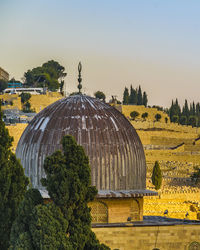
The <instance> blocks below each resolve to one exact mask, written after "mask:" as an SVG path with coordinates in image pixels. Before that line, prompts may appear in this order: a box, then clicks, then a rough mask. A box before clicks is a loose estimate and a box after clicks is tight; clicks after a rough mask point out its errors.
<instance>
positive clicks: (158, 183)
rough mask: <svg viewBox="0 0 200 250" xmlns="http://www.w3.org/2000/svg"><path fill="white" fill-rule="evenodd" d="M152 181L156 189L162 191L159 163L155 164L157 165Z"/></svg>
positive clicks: (154, 168)
mask: <svg viewBox="0 0 200 250" xmlns="http://www.w3.org/2000/svg"><path fill="white" fill-rule="evenodd" d="M151 180H152V183H153V185H154V186H155V189H156V190H158V189H160V187H161V184H162V173H161V169H160V166H159V163H158V161H156V162H155V165H154V167H153V173H152V177H151Z"/></svg>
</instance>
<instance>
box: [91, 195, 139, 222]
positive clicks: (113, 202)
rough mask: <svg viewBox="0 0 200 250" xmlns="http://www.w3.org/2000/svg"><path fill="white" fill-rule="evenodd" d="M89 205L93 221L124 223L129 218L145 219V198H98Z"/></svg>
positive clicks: (130, 219) (132, 219)
mask: <svg viewBox="0 0 200 250" xmlns="http://www.w3.org/2000/svg"><path fill="white" fill-rule="evenodd" d="M98 203H100V204H98ZM101 203H102V204H101ZM88 205H89V206H90V207H91V215H92V218H93V223H122V222H127V221H128V220H129V221H139V220H140V221H141V220H143V198H137V199H136V198H109V199H97V200H95V201H94V202H90V203H89V204H88ZM106 218H107V219H106Z"/></svg>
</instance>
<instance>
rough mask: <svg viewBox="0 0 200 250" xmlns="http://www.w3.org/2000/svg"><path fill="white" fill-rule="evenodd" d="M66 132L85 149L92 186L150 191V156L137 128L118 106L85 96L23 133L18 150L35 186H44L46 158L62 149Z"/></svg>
mask: <svg viewBox="0 0 200 250" xmlns="http://www.w3.org/2000/svg"><path fill="white" fill-rule="evenodd" d="M41 98H42V97H41ZM66 134H70V135H73V136H74V137H75V139H76V140H77V142H78V143H79V144H81V145H82V146H83V147H84V149H85V152H86V154H87V155H88V156H89V160H90V165H91V176H92V185H95V186H96V187H97V188H98V190H133V189H145V187H146V183H145V182H146V162H145V155H144V150H143V147H142V144H141V141H140V139H139V137H138V135H137V133H136V131H135V129H134V128H133V126H132V125H131V124H130V123H129V121H128V120H127V119H126V118H125V117H124V116H123V115H122V114H121V113H120V112H119V111H118V110H116V109H115V108H114V107H111V106H110V105H107V104H105V103H103V102H101V101H100V100H99V99H95V98H92V97H89V96H84V95H76V96H71V97H68V98H64V99H61V100H59V101H57V102H55V103H53V104H51V105H50V106H48V107H47V108H45V109H44V110H42V111H41V112H40V113H39V114H37V115H36V116H35V117H34V119H33V120H32V121H31V122H30V124H29V125H28V126H27V128H26V129H25V131H24V133H23V134H22V137H21V139H20V141H19V143H18V146H17V151H16V154H17V157H18V158H20V159H21V163H22V165H23V166H24V168H25V174H26V175H27V176H29V177H30V179H31V182H32V184H33V186H34V187H37V188H40V189H41V188H42V187H41V184H40V179H41V178H42V177H44V176H45V173H44V169H43V167H42V165H43V162H44V159H45V157H46V156H48V155H51V154H52V153H53V152H54V151H55V150H57V149H61V144H60V141H61V138H62V137H63V136H64V135H66Z"/></svg>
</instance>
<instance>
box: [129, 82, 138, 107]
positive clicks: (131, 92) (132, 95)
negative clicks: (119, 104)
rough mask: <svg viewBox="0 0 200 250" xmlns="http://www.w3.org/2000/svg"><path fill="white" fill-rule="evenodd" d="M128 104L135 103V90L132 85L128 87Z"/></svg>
mask: <svg viewBox="0 0 200 250" xmlns="http://www.w3.org/2000/svg"><path fill="white" fill-rule="evenodd" d="M129 104H132V105H137V91H136V90H135V89H134V88H133V87H132V85H131V88H130V96H129Z"/></svg>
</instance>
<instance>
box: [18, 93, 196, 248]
mask: <svg viewBox="0 0 200 250" xmlns="http://www.w3.org/2000/svg"><path fill="white" fill-rule="evenodd" d="M66 134H70V135H72V136H74V137H75V139H76V140H77V142H78V143H79V144H81V145H82V146H83V147H84V149H85V152H86V154H87V155H88V157H89V160H90V165H91V179H92V185H95V186H96V187H97V189H98V195H97V197H96V199H95V201H93V202H91V203H90V204H89V206H90V207H91V213H92V223H93V230H94V232H95V233H96V234H97V237H98V238H99V239H100V241H102V242H104V243H106V244H107V245H109V246H110V247H111V248H112V249H120V250H122V249H142V250H143V249H166V250H168V249H193V248H191V247H193V246H195V247H196V246H197V247H198V240H199V237H200V223H198V222H196V221H193V222H190V221H189V222H188V221H183V220H170V219H168V218H162V217H161V218H158V217H149V218H144V220H143V197H144V196H154V195H157V193H156V192H153V191H150V190H146V161H145V155H144V150H143V146H142V144H141V141H140V139H139V137H138V135H137V133H136V130H135V129H134V128H133V126H132V125H131V124H130V123H129V121H128V120H127V119H126V118H125V117H124V116H123V115H122V114H121V113H120V112H119V111H118V110H116V109H115V108H114V107H111V106H110V105H108V104H105V103H104V102H101V101H100V100H99V99H95V98H92V97H89V96H85V95H82V94H79V95H74V96H71V97H68V98H63V99H61V100H58V101H57V102H55V103H53V104H51V105H50V106H48V107H47V108H45V109H44V110H42V111H41V112H40V113H39V114H37V115H36V116H35V117H34V119H33V120H32V121H31V122H30V123H29V125H28V126H27V128H26V129H25V131H24V133H23V134H22V136H21V139H20V141H19V143H18V146H17V150H16V154H17V157H18V158H20V159H21V163H22V165H23V166H24V168H25V174H26V175H27V176H28V177H29V178H30V180H31V182H32V185H33V187H35V188H38V189H39V190H40V191H41V193H42V194H43V196H44V197H47V198H48V194H47V192H46V191H45V190H44V188H43V187H42V185H41V183H40V179H41V178H42V177H44V176H45V173H44V169H43V162H44V159H45V157H46V156H48V155H51V154H52V153H53V152H54V151H55V150H58V149H61V143H60V142H61V138H62V137H63V136H64V135H66ZM195 242H196V243H195ZM191 244H193V245H191ZM195 244H196V245H195ZM199 246H200V245H199ZM177 247H178V248H177ZM197 249H198V248H197ZM199 249H200V248H199Z"/></svg>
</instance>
